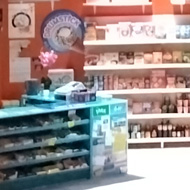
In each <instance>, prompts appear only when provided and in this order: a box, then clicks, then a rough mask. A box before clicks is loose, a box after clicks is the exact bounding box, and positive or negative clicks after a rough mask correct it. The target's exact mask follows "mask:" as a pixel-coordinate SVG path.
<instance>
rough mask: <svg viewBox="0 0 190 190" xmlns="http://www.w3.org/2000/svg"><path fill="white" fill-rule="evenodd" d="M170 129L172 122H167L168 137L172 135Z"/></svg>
mask: <svg viewBox="0 0 190 190" xmlns="http://www.w3.org/2000/svg"><path fill="white" fill-rule="evenodd" d="M172 129H173V126H172V124H171V123H170V122H169V123H168V137H172Z"/></svg>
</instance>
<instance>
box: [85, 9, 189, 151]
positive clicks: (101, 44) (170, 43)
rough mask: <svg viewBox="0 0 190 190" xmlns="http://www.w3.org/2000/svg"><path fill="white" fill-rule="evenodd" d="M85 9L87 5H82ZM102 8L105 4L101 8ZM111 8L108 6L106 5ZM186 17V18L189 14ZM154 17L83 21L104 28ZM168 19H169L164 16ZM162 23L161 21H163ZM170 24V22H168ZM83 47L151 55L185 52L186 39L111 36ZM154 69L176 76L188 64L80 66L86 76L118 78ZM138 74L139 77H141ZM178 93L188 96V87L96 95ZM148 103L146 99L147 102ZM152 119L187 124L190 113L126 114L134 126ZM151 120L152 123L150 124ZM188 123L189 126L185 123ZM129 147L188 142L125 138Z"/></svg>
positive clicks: (184, 21)
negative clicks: (103, 75) (108, 75)
mask: <svg viewBox="0 0 190 190" xmlns="http://www.w3.org/2000/svg"><path fill="white" fill-rule="evenodd" d="M85 6H89V5H85ZM105 6H106V5H105ZM108 6H111V5H108ZM189 16H190V15H189ZM153 17H154V16H152V17H151V16H134V17H133V16H124V17H121V16H120V17H94V18H90V17H89V18H86V20H87V21H88V22H89V21H92V22H96V21H97V23H98V25H99V26H101V27H102V26H105V25H106V24H113V23H118V22H130V21H131V22H152V21H153V20H154V19H153ZM159 17H160V19H161V20H162V21H163V20H164V19H165V17H164V15H161V16H155V18H156V19H157V20H159ZM167 18H169V17H167ZM172 19H173V20H175V24H187V25H189V24H190V21H189V20H188V19H187V16H183V15H177V16H173V18H172ZM164 21H165V20H164ZM169 23H170V22H169ZM84 46H85V49H86V52H89V53H91V54H97V53H104V52H120V51H129V52H130V51H143V52H151V51H162V50H164V49H169V50H171V49H172V50H173V51H175V50H180V51H189V49H190V39H170V38H168V39H146V38H141V39H136V40H134V39H126V40H120V39H118V38H117V37H115V38H114V39H113V40H109V41H108V40H97V41H85V42H84ZM151 69H152V70H154V69H165V70H167V71H169V72H170V71H171V73H172V74H173V73H174V74H175V73H177V74H178V75H181V74H182V75H183V74H184V73H185V74H184V75H187V74H188V73H189V71H190V64H189V63H187V64H186V63H167V64H165V63H163V64H142V65H103V66H101V65H98V66H84V71H85V72H86V73H87V74H90V75H93V74H97V73H99V74H100V73H101V74H102V73H103V74H104V73H108V72H110V73H111V74H113V73H115V72H117V74H119V73H121V74H122V75H123V74H125V73H126V75H127V76H129V75H130V77H131V76H134V77H137V76H139V75H141V74H142V75H143V74H145V73H146V74H147V73H149V71H150V70H151ZM142 75H141V76H142ZM178 93H190V88H159V89H126V90H105V91H98V92H97V94H111V95H113V96H116V97H126V98H128V97H130V98H131V97H136V99H138V98H142V99H146V96H147V98H150V97H152V98H157V99H158V98H161V97H162V95H166V94H167V95H170V96H172V97H175V95H176V94H178ZM147 101H149V99H147ZM154 119H155V120H158V121H160V122H161V121H162V120H165V119H166V120H167V119H168V120H170V119H171V120H172V121H173V120H175V121H176V122H182V121H183V122H185V121H190V113H188V114H185V113H182V114H178V113H171V114H169V113H168V114H134V115H132V114H131V115H130V114H129V115H128V120H129V123H130V122H133V123H134V122H137V123H141V122H142V123H143V124H144V123H146V122H154ZM151 120H152V121H151ZM179 124H180V123H179ZM188 124H189V123H188ZM128 142H129V145H130V144H142V143H147V144H149V143H155V142H156V143H161V147H164V144H165V143H183V142H184V143H185V142H187V143H189V144H190V138H154V139H153V138H150V139H128Z"/></svg>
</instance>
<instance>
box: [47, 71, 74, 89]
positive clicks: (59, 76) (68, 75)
mask: <svg viewBox="0 0 190 190" xmlns="http://www.w3.org/2000/svg"><path fill="white" fill-rule="evenodd" d="M48 77H49V78H50V79H51V80H52V85H53V86H54V87H55V88H58V87H61V86H63V85H65V84H67V83H69V82H71V81H74V70H73V69H49V70H48Z"/></svg>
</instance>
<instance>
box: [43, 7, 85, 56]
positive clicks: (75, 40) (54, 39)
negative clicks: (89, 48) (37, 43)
mask: <svg viewBox="0 0 190 190" xmlns="http://www.w3.org/2000/svg"><path fill="white" fill-rule="evenodd" d="M84 33H85V27H84V22H83V21H82V19H81V18H80V17H79V16H78V15H77V14H76V13H75V12H73V11H70V10H66V9H62V10H55V11H53V12H51V13H50V14H49V15H48V16H47V17H46V18H45V19H44V21H43V23H42V26H41V37H42V39H43V42H44V45H45V47H46V48H48V49H51V50H54V51H56V52H60V53H63V52H66V51H69V50H77V49H78V50H80V49H81V48H82V47H83V39H84Z"/></svg>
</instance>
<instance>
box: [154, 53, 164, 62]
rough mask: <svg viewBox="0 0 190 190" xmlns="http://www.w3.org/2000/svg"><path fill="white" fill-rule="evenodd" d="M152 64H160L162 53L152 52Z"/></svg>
mask: <svg viewBox="0 0 190 190" xmlns="http://www.w3.org/2000/svg"><path fill="white" fill-rule="evenodd" d="M153 63H155V64H161V63H162V52H153Z"/></svg>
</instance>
